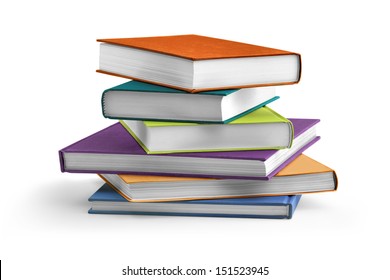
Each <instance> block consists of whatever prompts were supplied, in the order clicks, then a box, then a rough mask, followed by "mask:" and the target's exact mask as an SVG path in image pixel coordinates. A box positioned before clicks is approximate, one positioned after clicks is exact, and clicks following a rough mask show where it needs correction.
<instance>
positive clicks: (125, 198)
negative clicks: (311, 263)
mask: <svg viewBox="0 0 390 280" xmlns="http://www.w3.org/2000/svg"><path fill="white" fill-rule="evenodd" d="M98 42H101V44H100V63H99V70H97V71H98V72H100V73H105V74H109V75H115V76H119V77H124V78H128V79H131V80H130V81H128V82H126V83H124V84H121V85H118V86H115V87H112V88H110V89H107V90H105V91H104V92H103V94H102V99H101V104H102V112H103V115H104V117H106V118H110V119H115V120H118V122H116V123H114V124H113V125H111V126H109V127H107V128H105V129H103V130H101V131H98V132H96V133H95V134H93V135H90V136H88V137H86V138H84V139H82V140H80V141H78V142H76V143H74V144H72V145H70V146H68V147H66V148H64V149H61V150H60V152H59V156H60V163H61V170H62V172H74V173H97V174H98V175H99V176H100V177H101V178H102V179H103V180H104V182H105V183H104V184H103V186H102V187H101V188H100V189H99V190H98V191H97V192H96V193H94V194H93V195H92V196H91V197H90V199H89V201H90V203H91V209H90V210H89V213H94V214H149V215H178V216H213V217H226V216H227V217H246V218H291V217H292V215H293V213H294V211H295V209H296V207H297V205H298V203H299V200H300V198H301V195H302V194H306V193H318V192H325V191H334V190H336V188H337V177H336V173H335V171H334V170H332V169H331V168H329V167H327V166H325V165H323V164H321V163H319V162H317V161H315V160H313V159H311V158H310V157H308V156H305V155H303V154H302V153H303V152H304V151H305V150H306V149H307V148H309V147H310V146H311V145H313V144H314V143H315V142H317V141H318V140H319V138H320V137H319V136H317V135H316V126H317V124H318V123H319V120H318V119H300V118H285V117H283V116H282V115H280V114H278V113H277V112H275V111H274V110H272V109H271V108H269V107H268V104H270V103H272V102H274V101H275V100H277V99H278V98H279V97H278V96H277V95H276V93H275V92H276V90H275V88H276V87H277V86H280V85H289V84H295V83H298V82H299V79H300V76H301V57H300V55H299V54H297V53H293V52H288V51H283V50H278V49H272V48H266V47H261V46H256V45H250V44H245V43H240V42H234V41H228V40H222V39H216V38H210V37H205V36H199V35H179V36H161V37H144V38H120V39H102V40H98Z"/></svg>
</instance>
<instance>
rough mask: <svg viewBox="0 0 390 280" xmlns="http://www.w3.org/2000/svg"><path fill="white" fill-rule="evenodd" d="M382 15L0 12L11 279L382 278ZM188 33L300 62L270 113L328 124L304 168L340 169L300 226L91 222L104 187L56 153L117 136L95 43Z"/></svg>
mask: <svg viewBox="0 0 390 280" xmlns="http://www.w3.org/2000/svg"><path fill="white" fill-rule="evenodd" d="M385 3H386V1H370V2H365V1H332V0H329V1H325V2H318V1H245V0H241V1H230V0H229V1H228V0H223V1H221V0H218V1H211V0H208V1H200V0H197V1H169V0H166V1H115V0H111V1H63V2H59V1H2V2H1V4H0V26H1V27H0V34H1V36H0V41H1V44H0V49H1V51H0V72H1V75H0V89H1V103H0V106H1V111H0V112H1V115H2V118H1V146H0V147H1V156H0V160H1V178H2V182H1V187H0V237H1V239H0V259H1V260H2V276H3V277H4V279H72V278H73V279H124V278H127V277H125V276H121V272H122V271H121V270H122V268H124V267H126V266H127V265H129V266H130V267H134V268H136V267H139V266H146V267H149V268H161V267H162V266H165V267H175V266H177V265H180V266H181V267H183V268H206V269H214V268H215V267H216V266H269V267H270V271H271V273H270V275H269V276H267V277H263V278H264V279H330V278H334V279H343V278H344V279H346V278H348V279H352V278H358V279H362V278H363V277H370V278H371V279H384V278H386V276H387V277H388V275H389V272H388V267H387V264H388V260H386V257H387V255H388V251H389V249H390V246H389V239H388V238H389V234H390V231H389V229H388V228H389V215H388V208H389V207H388V201H389V198H388V197H389V193H390V186H389V181H388V176H387V174H386V172H387V170H388V166H386V163H387V165H388V157H389V152H388V143H389V132H388V122H386V121H385V120H386V119H387V118H388V116H387V115H388V108H389V104H388V103H389V102H388V100H389V96H390V92H389V85H388V84H389V79H390V76H389V74H390V73H389V72H390V71H389V65H390V59H389V48H390V44H389V41H388V40H387V39H388V35H389V31H388V26H390V20H389V17H388V8H387V7H388V6H387V5H385ZM189 33H194V34H201V35H206V36H211V37H218V38H224V39H230V40H235V41H241V42H247V43H252V44H257V45H264V46H269V47H275V48H280V49H286V50H290V51H295V52H299V53H301V55H302V63H303V71H302V80H301V82H300V83H299V84H297V85H294V86H283V87H279V88H278V89H277V92H278V94H279V95H280V96H281V99H279V100H278V101H276V102H275V103H274V104H273V106H271V107H272V108H273V109H275V110H277V111H278V112H279V113H281V114H282V115H284V116H286V117H298V118H299V117H302V118H320V119H321V125H320V128H319V134H320V135H321V136H322V139H321V141H320V142H318V143H317V144H316V145H315V146H313V147H311V148H310V150H308V151H307V153H306V154H307V155H309V156H312V157H313V158H315V159H317V160H318V161H321V162H323V163H324V164H326V165H328V166H330V167H332V168H334V169H335V170H336V171H337V173H338V176H339V190H338V191H337V192H335V193H327V194H313V195H306V196H304V197H303V198H302V200H301V203H300V205H299V207H298V209H297V211H296V212H295V216H294V217H293V219H292V220H258V219H224V218H215V219H214V218H183V217H144V216H135V217H133V216H104V215H88V214H87V210H88V209H89V205H88V202H87V199H88V197H89V196H90V195H91V194H92V193H93V192H94V191H95V190H97V189H98V187H99V186H100V185H101V184H102V182H101V180H100V179H99V178H98V177H97V176H96V175H94V174H89V175H88V174H69V173H61V172H60V166H59V160H58V150H59V149H61V148H63V147H65V146H67V145H69V144H71V143H73V142H75V141H77V140H79V139H81V138H83V137H85V136H87V135H89V134H91V133H93V132H95V131H97V130H100V129H102V128H104V127H106V126H108V125H109V124H111V123H113V121H111V120H108V119H104V118H103V116H102V114H101V111H100V110H101V109H100V95H101V92H102V91H103V90H104V89H106V88H108V87H111V86H114V85H117V84H119V83H122V82H124V81H125V80H124V79H120V78H116V77H110V76H106V75H103V74H98V73H95V70H96V69H97V67H98V43H96V41H95V40H96V39H97V38H115V37H143V36H155V35H174V34H189ZM214 271H215V270H214ZM128 278H129V279H130V277H128ZM132 278H133V279H149V278H148V277H139V278H134V277H132ZM160 278H164V279H169V278H168V277H161V276H160ZM189 278H192V279H213V278H218V279H221V278H224V277H222V276H220V277H216V276H212V275H210V276H206V277H189ZM227 278H228V279H233V278H236V277H233V276H231V277H227ZM241 278H246V277H241ZM256 278H259V276H258V277H248V278H246V279H256ZM260 278H262V277H260ZM157 279H158V277H157ZM178 279H180V278H178ZM181 279H186V278H185V277H181Z"/></svg>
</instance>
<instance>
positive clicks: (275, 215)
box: [88, 184, 301, 219]
mask: <svg viewBox="0 0 390 280" xmlns="http://www.w3.org/2000/svg"><path fill="white" fill-rule="evenodd" d="M300 198H301V195H284V196H266V197H252V198H225V199H209V200H187V201H173V202H129V201H127V200H126V199H125V198H123V197H122V196H121V195H120V194H118V193H117V192H116V191H114V190H113V189H112V188H110V187H109V186H108V185H107V184H104V185H103V186H102V187H101V188H100V189H99V190H98V191H96V192H95V193H94V194H93V195H92V196H91V197H90V198H89V202H90V205H91V208H90V209H89V211H88V212H89V213H90V214H123V215H159V216H198V217H229V218H265V219H291V218H292V216H293V214H294V212H295V209H296V208H297V206H298V203H299V200H300Z"/></svg>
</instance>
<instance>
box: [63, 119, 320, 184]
mask: <svg viewBox="0 0 390 280" xmlns="http://www.w3.org/2000/svg"><path fill="white" fill-rule="evenodd" d="M290 121H291V122H292V123H293V126H294V138H295V137H297V136H299V135H301V134H302V133H303V132H305V131H306V130H307V129H309V128H311V127H312V126H314V125H315V124H317V123H318V122H319V121H320V120H318V119H290ZM319 139H320V137H319V136H317V137H316V138H314V139H313V140H311V141H310V142H309V143H307V144H306V145H305V146H303V147H302V148H301V149H300V150H299V151H297V152H296V153H295V154H294V155H292V156H291V157H290V158H289V159H288V160H286V161H285V162H284V163H283V164H281V165H280V166H279V167H278V168H276V169H275V170H274V171H273V172H272V173H270V174H268V176H265V177H262V178H260V177H248V176H245V177H242V176H217V177H218V178H237V179H269V178H271V177H272V176H274V175H275V174H276V173H277V172H279V171H280V170H281V169H282V168H283V167H284V166H286V165H287V164H288V163H290V162H291V161H293V160H294V159H295V158H296V157H297V156H298V155H300V154H301V153H302V152H303V151H304V150H306V149H307V148H308V147H310V146H311V145H313V144H314V143H315V142H317V141H318V140H319ZM277 151H278V150H257V151H226V152H223V151H220V152H197V153H172V154H153V155H148V154H147V153H146V152H145V151H144V149H143V148H142V147H141V146H140V145H139V144H138V143H137V141H136V140H135V139H134V138H133V137H132V136H131V135H130V134H129V133H128V132H127V131H126V130H125V129H124V128H123V126H122V125H121V124H120V123H119V122H118V123H115V124H113V125H111V126H109V127H107V128H105V129H103V130H101V131H98V132H96V133H94V134H92V135H90V136H88V137H86V138H84V139H82V140H80V141H78V142H76V143H74V144H71V145H69V146H68V147H66V148H63V149H62V150H60V151H59V156H60V164H61V171H62V172H72V173H114V174H116V173H130V172H128V171H123V170H116V171H115V172H113V171H103V170H68V169H65V165H64V153H94V154H126V155H142V156H147V157H148V156H161V157H198V158H215V159H218V158H220V159H238V160H257V161H262V162H264V161H266V160H267V159H268V158H270V157H271V156H272V155H273V154H275V153H276V152H277ZM131 173H133V174H150V175H173V176H194V175H195V174H172V173H169V174H168V173H155V172H131ZM196 176H197V177H213V176H209V175H205V176H202V175H199V174H196ZM214 177H216V176H214Z"/></svg>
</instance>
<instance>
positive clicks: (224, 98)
mask: <svg viewBox="0 0 390 280" xmlns="http://www.w3.org/2000/svg"><path fill="white" fill-rule="evenodd" d="M278 98H279V97H278V96H275V87H255V88H244V89H226V90H214V91H204V92H201V93H199V94H191V93H188V92H186V91H183V90H178V89H173V88H168V87H163V86H158V85H154V84H149V83H143V82H139V81H130V82H126V83H124V84H121V85H119V86H116V87H113V88H110V89H107V90H105V91H104V92H103V94H102V111H103V115H104V117H106V118H110V119H122V120H123V119H141V120H165V121H187V122H211V123H228V122H231V121H232V120H234V119H236V118H238V117H240V116H242V115H244V114H247V113H249V112H251V111H254V110H255V109H257V108H260V107H262V106H264V105H266V104H268V103H270V102H272V101H274V100H276V99H278Z"/></svg>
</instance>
